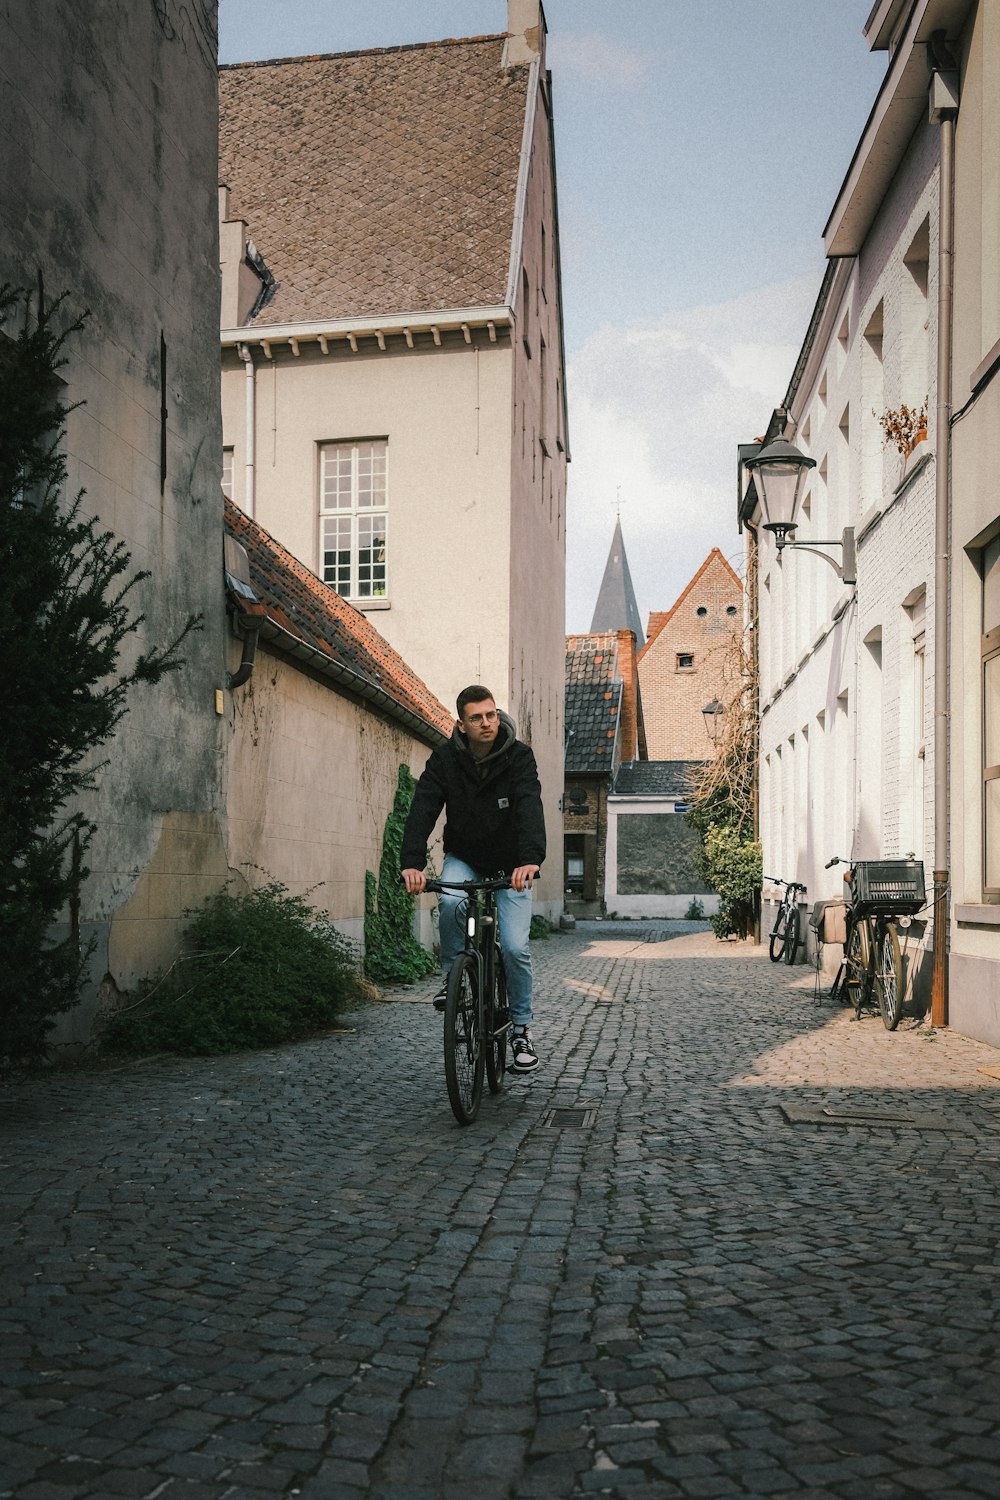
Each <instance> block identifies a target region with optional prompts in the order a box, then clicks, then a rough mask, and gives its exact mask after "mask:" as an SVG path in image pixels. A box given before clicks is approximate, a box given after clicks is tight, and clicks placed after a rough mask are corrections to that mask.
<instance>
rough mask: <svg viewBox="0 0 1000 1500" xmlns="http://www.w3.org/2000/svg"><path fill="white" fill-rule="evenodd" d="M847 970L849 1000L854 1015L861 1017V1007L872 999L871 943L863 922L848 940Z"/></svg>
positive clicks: (854, 929) (845, 956)
mask: <svg viewBox="0 0 1000 1500" xmlns="http://www.w3.org/2000/svg"><path fill="white" fill-rule="evenodd" d="M844 966H845V968H846V970H847V998H848V1001H849V1002H850V1004H851V1005H853V1006H854V1014H855V1015H856V1016H859V1017H860V1015H861V1007H862V1006H863V1005H867V1004H868V1002H869V999H870V998H871V987H872V976H871V965H870V943H869V941H868V929H867V927H866V926H865V923H864V922H863V921H860V922H857V923H856V924H855V925H854V926H853V927H852V928H851V933H850V936H849V937H848V939H847V948H846V950H845V952H844Z"/></svg>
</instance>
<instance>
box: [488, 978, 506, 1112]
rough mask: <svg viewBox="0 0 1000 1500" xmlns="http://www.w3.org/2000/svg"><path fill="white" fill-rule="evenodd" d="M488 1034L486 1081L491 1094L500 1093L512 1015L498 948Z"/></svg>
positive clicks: (489, 1006) (489, 1009)
mask: <svg viewBox="0 0 1000 1500" xmlns="http://www.w3.org/2000/svg"><path fill="white" fill-rule="evenodd" d="M484 1019H485V1027H484V1030H485V1034H486V1081H487V1083H488V1084H489V1086H490V1093H491V1094H499V1092H500V1090H501V1088H502V1087H503V1075H504V1074H505V1073H506V1071H507V1037H508V1036H509V1034H510V1015H509V1013H508V1011H507V976H506V974H505V973H504V968H503V954H502V953H501V952H500V950H499V949H497V953H496V971H495V973H494V976H493V1001H492V1004H490V1003H489V1002H487V1005H486V1015H485V1018H484Z"/></svg>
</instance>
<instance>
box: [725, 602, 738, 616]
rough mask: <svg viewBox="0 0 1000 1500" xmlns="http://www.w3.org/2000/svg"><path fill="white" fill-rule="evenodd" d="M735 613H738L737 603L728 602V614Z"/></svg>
mask: <svg viewBox="0 0 1000 1500" xmlns="http://www.w3.org/2000/svg"><path fill="white" fill-rule="evenodd" d="M735 613H736V605H735V604H727V605H726V614H727V615H734V614H735Z"/></svg>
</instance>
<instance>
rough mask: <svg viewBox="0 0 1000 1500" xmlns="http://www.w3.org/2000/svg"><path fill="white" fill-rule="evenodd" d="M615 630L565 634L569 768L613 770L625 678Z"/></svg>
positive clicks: (610, 771) (594, 770)
mask: <svg viewBox="0 0 1000 1500" xmlns="http://www.w3.org/2000/svg"><path fill="white" fill-rule="evenodd" d="M617 646H618V641H617V638H616V636H615V635H614V633H613V632H608V633H606V634H598V635H569V636H567V637H566V770H567V771H571V772H577V773H584V772H589V773H592V774H593V773H600V772H602V771H603V772H606V773H607V774H608V775H609V776H610V775H611V774H612V772H613V771H614V754H615V739H616V736H617V733H618V719H619V714H620V711H621V700H622V680H621V676H620V674H619V672H618V657H617Z"/></svg>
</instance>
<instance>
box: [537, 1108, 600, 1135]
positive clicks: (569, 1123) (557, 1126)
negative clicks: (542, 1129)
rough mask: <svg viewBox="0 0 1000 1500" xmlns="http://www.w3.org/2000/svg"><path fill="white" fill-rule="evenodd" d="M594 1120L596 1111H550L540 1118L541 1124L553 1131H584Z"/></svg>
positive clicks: (568, 1109)
mask: <svg viewBox="0 0 1000 1500" xmlns="http://www.w3.org/2000/svg"><path fill="white" fill-rule="evenodd" d="M596 1119H597V1110H596V1109H582V1108H581V1109H570V1108H561V1109H550V1110H549V1111H548V1113H547V1114H545V1115H543V1116H542V1124H543V1125H546V1126H549V1127H550V1128H551V1129H553V1130H585V1129H586V1128H587V1126H588V1125H593V1123H594V1121H595V1120H596Z"/></svg>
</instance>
